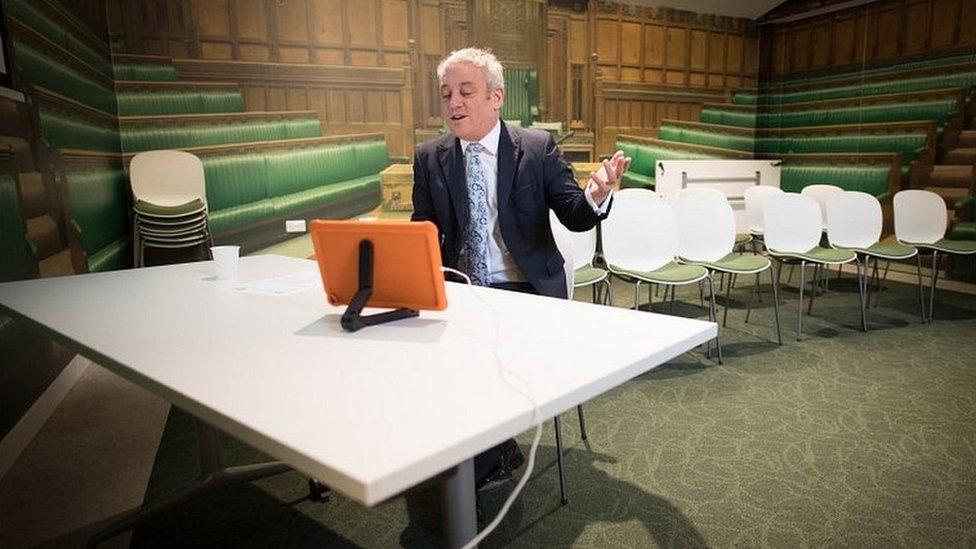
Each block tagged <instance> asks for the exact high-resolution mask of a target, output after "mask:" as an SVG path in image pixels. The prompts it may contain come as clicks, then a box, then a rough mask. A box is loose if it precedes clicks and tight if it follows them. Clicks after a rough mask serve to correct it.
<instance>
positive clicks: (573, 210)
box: [411, 122, 609, 297]
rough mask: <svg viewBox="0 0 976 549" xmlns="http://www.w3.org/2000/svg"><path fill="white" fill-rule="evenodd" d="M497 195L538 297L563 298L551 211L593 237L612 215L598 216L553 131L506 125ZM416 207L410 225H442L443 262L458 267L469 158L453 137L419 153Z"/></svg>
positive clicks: (507, 233) (505, 233)
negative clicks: (593, 231)
mask: <svg viewBox="0 0 976 549" xmlns="http://www.w3.org/2000/svg"><path fill="white" fill-rule="evenodd" d="M497 195H498V223H499V225H501V232H502V239H504V241H505V245H506V246H507V247H508V251H509V252H510V253H511V254H512V258H513V259H514V260H515V263H516V264H517V265H518V267H519V269H521V270H522V274H524V275H525V277H526V278H527V279H528V281H529V282H530V283H531V284H532V286H533V287H534V288H535V290H536V291H537V292H539V293H540V294H542V295H547V296H551V297H565V296H566V278H565V274H564V271H563V257H562V255H560V254H559V250H558V249H557V248H556V243H555V241H554V240H553V236H552V229H551V228H550V225H549V210H550V209H552V210H553V211H554V212H555V213H556V216H557V217H558V218H559V220H560V221H562V223H563V225H565V226H566V227H568V228H569V229H570V230H571V231H586V230H589V229H591V228H593V227H594V226H595V225H596V223H597V222H598V221H599V220H600V219H601V218H602V217H606V214H604V215H603V216H602V217H601V216H598V215H597V214H596V213H595V212H594V211H593V208H592V207H591V206H590V204H589V203H588V202H587V201H586V196H585V195H584V194H583V190H582V189H580V188H579V186H578V185H577V184H576V181H575V180H574V178H573V170H572V169H571V168H570V166H569V164H567V163H566V161H565V160H564V159H563V157H562V154H561V153H560V152H559V149H558V148H557V147H556V142H555V140H554V139H553V138H552V136H551V135H550V134H549V133H548V132H544V131H540V130H528V129H523V128H520V127H516V126H509V125H507V124H505V123H504V122H502V124H501V135H500V136H499V140H498V191H497ZM413 207H414V213H413V215H412V216H411V219H412V220H414V221H425V220H426V221H432V222H433V223H434V224H435V225H437V228H438V231H439V233H440V242H441V258H442V261H443V262H444V265H445V266H446V267H451V268H457V264H458V256H459V255H460V253H461V249H462V247H463V245H464V242H463V239H464V231H465V227H466V226H467V223H468V198H467V180H466V178H465V173H464V153H463V152H462V151H461V142H460V140H458V138H457V137H455V136H454V135H452V134H446V135H443V136H441V137H438V138H436V139H432V140H430V141H427V142H425V143H422V144H421V145H419V146H418V147H417V151H416V154H415V155H414V161H413ZM608 211H609V210H608Z"/></svg>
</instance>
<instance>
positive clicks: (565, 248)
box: [549, 210, 595, 505]
mask: <svg viewBox="0 0 976 549" xmlns="http://www.w3.org/2000/svg"><path fill="white" fill-rule="evenodd" d="M549 216H550V217H549V221H550V225H552V237H553V240H555V241H556V248H557V249H558V250H559V254H560V255H562V256H563V271H564V272H565V274H566V299H569V300H572V299H573V281H574V278H575V272H576V270H575V269H574V268H573V267H574V265H575V264H576V261H575V260H574V258H575V254H576V250H575V247H576V246H575V245H574V244H575V243H574V239H573V234H576V233H572V232H570V230H569V229H567V228H566V227H565V226H564V225H563V224H562V223H560V222H559V219H558V218H556V216H555V214H553V213H552V211H551V210H550V212H549ZM594 249H595V247H594ZM590 257H591V258H592V257H593V256H592V254H591V255H590ZM576 413H577V414H578V415H579V423H580V434H581V436H582V438H583V440H586V421H585V420H584V418H583V405H582V404H579V405H577V406H576ZM552 421H553V424H554V425H555V429H556V465H557V469H558V471H559V502H560V503H561V504H562V505H566V504H567V503H569V500H568V499H566V481H565V476H564V471H563V439H562V430H561V429H560V426H559V416H558V415H557V416H554V417H553V418H552Z"/></svg>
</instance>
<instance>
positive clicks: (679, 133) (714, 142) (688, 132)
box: [658, 123, 755, 152]
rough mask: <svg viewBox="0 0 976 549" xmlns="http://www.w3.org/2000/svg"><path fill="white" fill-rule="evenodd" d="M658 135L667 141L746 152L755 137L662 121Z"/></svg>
mask: <svg viewBox="0 0 976 549" xmlns="http://www.w3.org/2000/svg"><path fill="white" fill-rule="evenodd" d="M658 137H660V138H661V139H666V140H668V141H678V142H680V143H695V144H698V145H705V146H707V147H721V148H723V149H735V150H739V151H747V152H752V151H753V150H755V138H753V137H747V136H744V135H734V134H730V133H722V132H721V131H709V130H703V129H695V128H682V127H676V126H669V125H667V124H666V123H662V125H661V128H660V129H659V130H658Z"/></svg>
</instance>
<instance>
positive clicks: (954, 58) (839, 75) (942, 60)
mask: <svg viewBox="0 0 976 549" xmlns="http://www.w3.org/2000/svg"><path fill="white" fill-rule="evenodd" d="M974 61H976V53H963V54H953V55H947V56H943V57H929V56H926V59H922V60H920V61H904V62H901V63H892V64H888V65H885V66H881V67H875V68H870V69H866V68H863V67H857V68H856V69H854V70H852V71H840V72H838V71H834V70H830V71H828V72H827V74H820V75H814V76H799V77H797V76H793V77H789V76H787V77H780V78H770V79H768V81H767V82H768V83H769V85H770V86H777V85H780V86H781V85H783V84H813V83H817V82H830V81H832V80H840V79H848V78H851V77H859V78H863V77H866V76H869V75H881V74H887V73H892V72H902V71H911V70H914V69H923V68H929V67H939V66H943V65H953V64H958V63H972V62H974Z"/></svg>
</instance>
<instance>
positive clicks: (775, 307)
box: [769, 267, 783, 345]
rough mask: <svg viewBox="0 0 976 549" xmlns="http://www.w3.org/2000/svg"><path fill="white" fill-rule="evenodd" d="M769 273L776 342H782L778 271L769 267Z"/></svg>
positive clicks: (780, 343)
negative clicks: (771, 281) (771, 280)
mask: <svg viewBox="0 0 976 549" xmlns="http://www.w3.org/2000/svg"><path fill="white" fill-rule="evenodd" d="M769 275H770V276H771V277H773V321H774V322H775V323H776V342H777V343H778V344H779V345H782V344H783V335H782V334H781V333H780V331H779V271H777V270H775V269H774V268H773V267H770V268H769Z"/></svg>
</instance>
